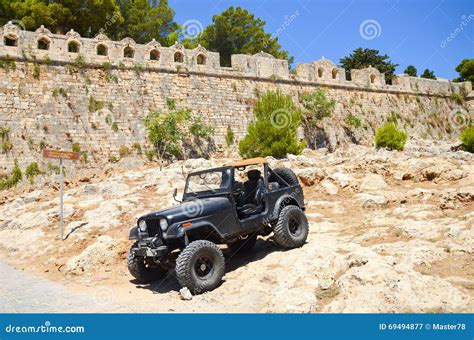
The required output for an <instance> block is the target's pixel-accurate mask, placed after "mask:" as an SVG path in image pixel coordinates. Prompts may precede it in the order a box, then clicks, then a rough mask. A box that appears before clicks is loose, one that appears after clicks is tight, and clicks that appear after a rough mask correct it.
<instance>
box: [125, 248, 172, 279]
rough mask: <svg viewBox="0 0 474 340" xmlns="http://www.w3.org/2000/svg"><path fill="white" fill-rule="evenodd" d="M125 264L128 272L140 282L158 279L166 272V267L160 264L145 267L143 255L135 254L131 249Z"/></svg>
mask: <svg viewBox="0 0 474 340" xmlns="http://www.w3.org/2000/svg"><path fill="white" fill-rule="evenodd" d="M132 248H133V246H132ZM127 265H128V271H129V272H130V274H132V276H133V277H134V278H135V279H137V280H138V281H140V282H142V283H149V282H154V281H158V280H160V279H163V278H164V277H165V276H166V274H167V273H168V271H167V270H166V269H164V268H162V267H160V266H157V267H147V265H146V264H145V261H144V259H143V257H139V256H135V255H134V254H133V253H132V252H131V251H129V252H128V257H127Z"/></svg>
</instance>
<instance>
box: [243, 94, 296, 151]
mask: <svg viewBox="0 0 474 340" xmlns="http://www.w3.org/2000/svg"><path fill="white" fill-rule="evenodd" d="M254 113H255V117H256V120H255V122H254V123H252V124H250V125H249V126H248V128H247V135H246V136H245V137H244V139H242V140H241V141H240V143H239V153H240V155H241V156H242V157H257V156H263V157H265V156H273V157H276V158H283V157H285V156H286V155H287V154H289V153H291V154H296V155H297V154H300V153H301V151H302V150H303V148H304V146H305V143H301V142H299V141H298V138H297V130H298V127H299V126H300V125H301V112H300V109H299V108H298V107H297V106H296V105H295V104H294V103H293V100H292V98H291V96H289V95H284V94H282V93H281V92H280V91H277V92H275V91H269V92H266V93H265V94H264V95H263V96H262V97H261V98H260V99H259V100H258V101H257V102H256V103H255V106H254Z"/></svg>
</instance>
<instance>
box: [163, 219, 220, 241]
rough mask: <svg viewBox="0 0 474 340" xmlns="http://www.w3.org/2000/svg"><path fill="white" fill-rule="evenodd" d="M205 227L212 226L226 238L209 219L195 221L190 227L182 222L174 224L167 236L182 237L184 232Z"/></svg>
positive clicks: (218, 233)
mask: <svg viewBox="0 0 474 340" xmlns="http://www.w3.org/2000/svg"><path fill="white" fill-rule="evenodd" d="M203 227H209V228H211V229H212V230H213V231H214V232H215V233H216V234H217V235H219V237H220V238H224V237H223V235H222V234H221V233H220V232H219V229H218V228H217V227H216V226H215V225H214V224H213V223H211V222H210V221H208V220H200V221H193V222H192V224H191V225H190V226H189V227H183V226H182V225H181V224H178V225H174V226H173V227H171V228H170V229H169V230H168V235H167V238H180V237H183V236H184V233H190V232H193V231H196V230H197V229H200V228H203Z"/></svg>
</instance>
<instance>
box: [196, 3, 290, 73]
mask: <svg viewBox="0 0 474 340" xmlns="http://www.w3.org/2000/svg"><path fill="white" fill-rule="evenodd" d="M212 21H213V23H212V24H210V25H209V26H207V27H206V28H205V29H204V31H203V32H202V34H201V35H200V36H199V37H198V38H197V39H196V41H195V42H194V43H197V42H199V43H200V44H201V45H202V46H204V47H205V48H207V49H209V50H211V51H216V52H219V53H220V58H221V65H222V66H231V55H232V54H239V53H240V54H254V53H258V52H261V51H263V52H267V53H269V54H271V55H273V56H274V57H276V58H281V59H287V60H288V61H289V62H290V64H291V62H292V61H293V57H288V52H287V51H284V50H282V49H281V45H280V44H279V43H278V38H277V37H272V35H271V34H270V33H266V32H265V29H264V28H265V24H266V22H265V21H263V20H262V19H260V18H256V17H255V16H254V15H253V14H252V13H249V12H248V11H247V10H246V9H242V8H241V7H236V8H234V7H229V8H228V9H226V10H225V11H224V12H222V13H221V14H218V15H214V16H213V17H212ZM187 43H188V44H189V41H187Z"/></svg>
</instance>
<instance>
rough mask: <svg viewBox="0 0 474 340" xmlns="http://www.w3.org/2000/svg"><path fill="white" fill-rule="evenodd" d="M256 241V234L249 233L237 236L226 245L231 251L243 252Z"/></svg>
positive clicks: (249, 248) (249, 249)
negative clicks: (237, 237) (235, 239)
mask: <svg viewBox="0 0 474 340" xmlns="http://www.w3.org/2000/svg"><path fill="white" fill-rule="evenodd" d="M255 243H257V234H256V233H254V234H249V235H246V236H243V237H241V238H239V239H238V240H237V241H235V242H232V243H229V244H228V245H227V246H228V247H229V249H230V250H231V251H232V252H233V253H237V252H240V253H245V252H248V251H251V250H252V249H253V247H254V246H255Z"/></svg>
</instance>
